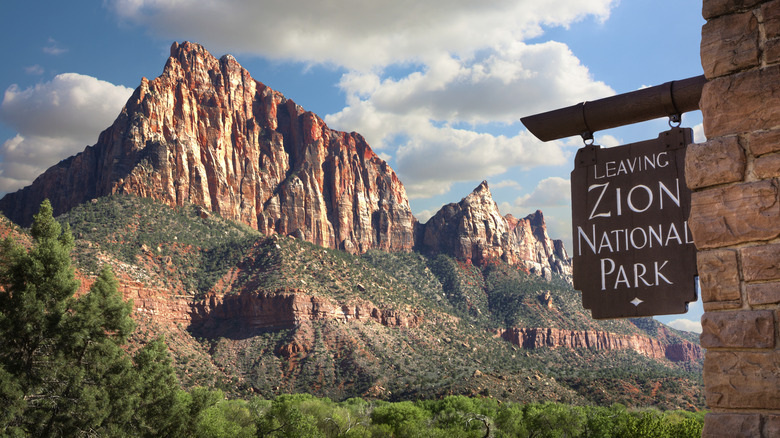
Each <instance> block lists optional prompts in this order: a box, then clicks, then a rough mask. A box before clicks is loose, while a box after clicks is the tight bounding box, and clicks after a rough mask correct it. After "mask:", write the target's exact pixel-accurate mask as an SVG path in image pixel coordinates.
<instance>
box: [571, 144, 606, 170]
mask: <svg viewBox="0 0 780 438" xmlns="http://www.w3.org/2000/svg"><path fill="white" fill-rule="evenodd" d="M599 149H601V146H599V145H597V144H589V145H586V146H585V147H583V148H580V149H579V150H578V151H577V155H576V156H575V157H574V165H575V166H576V167H588V166H592V165H594V164H596V155H597V154H598V150H599Z"/></svg>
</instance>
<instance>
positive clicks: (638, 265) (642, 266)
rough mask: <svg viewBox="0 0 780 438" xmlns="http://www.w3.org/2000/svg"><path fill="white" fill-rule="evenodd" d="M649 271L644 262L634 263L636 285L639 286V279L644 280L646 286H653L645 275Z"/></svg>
mask: <svg viewBox="0 0 780 438" xmlns="http://www.w3.org/2000/svg"><path fill="white" fill-rule="evenodd" d="M640 267H641V268H642V273H641V274H640V273H639V268H640ZM646 273H647V268H645V265H644V264H642V263H634V287H639V280H642V283H644V285H645V286H652V285H653V284H652V283H648V282H647V280H645V278H644V275H645V274H646Z"/></svg>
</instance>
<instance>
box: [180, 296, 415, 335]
mask: <svg viewBox="0 0 780 438" xmlns="http://www.w3.org/2000/svg"><path fill="white" fill-rule="evenodd" d="M191 310H192V324H193V325H194V326H196V327H203V328H205V329H211V328H215V327H216V326H218V325H219V324H220V322H221V321H238V322H240V324H241V326H242V327H244V328H247V329H262V328H282V327H293V326H296V325H298V324H300V323H302V322H306V321H320V320H336V321H342V322H348V321H363V322H366V321H374V322H377V323H379V324H382V325H385V326H391V327H406V328H408V327H416V326H418V325H419V324H420V322H421V317H419V316H417V315H407V314H404V313H402V312H398V311H396V310H392V309H379V308H377V307H376V306H374V305H373V304H371V303H370V302H368V301H365V300H357V301H355V302H351V303H348V304H346V303H345V304H338V303H334V302H332V301H331V300H329V299H326V298H323V297H317V296H312V295H309V294H307V293H306V292H305V291H299V290H286V291H279V292H277V293H266V292H262V293H258V292H244V293H241V294H230V295H211V296H209V297H207V298H206V299H204V300H202V301H198V302H195V303H193V306H192V309H191Z"/></svg>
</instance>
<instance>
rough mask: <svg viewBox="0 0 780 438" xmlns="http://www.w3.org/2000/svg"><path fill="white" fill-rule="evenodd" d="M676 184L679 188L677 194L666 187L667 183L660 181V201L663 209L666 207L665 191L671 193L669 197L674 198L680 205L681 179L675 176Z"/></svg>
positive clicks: (676, 203)
mask: <svg viewBox="0 0 780 438" xmlns="http://www.w3.org/2000/svg"><path fill="white" fill-rule="evenodd" d="M674 185H675V188H676V189H677V196H675V195H673V194H672V192H671V191H670V190H669V189H668V188H666V185H665V184H664V182H663V181H658V202H659V203H660V206H661V210H663V209H664V196H663V195H664V193H666V194H667V195H669V199H671V200H672V202H674V203H675V205H677V206H678V207H679V206H680V179H679V178H675V179H674Z"/></svg>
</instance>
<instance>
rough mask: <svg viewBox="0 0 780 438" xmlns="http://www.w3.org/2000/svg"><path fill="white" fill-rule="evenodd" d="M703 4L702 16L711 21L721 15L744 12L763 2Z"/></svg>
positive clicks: (713, 1)
mask: <svg viewBox="0 0 780 438" xmlns="http://www.w3.org/2000/svg"><path fill="white" fill-rule="evenodd" d="M702 3H703V4H702V10H701V15H702V16H703V17H704V18H705V19H707V20H709V19H710V18H714V17H719V16H721V15H725V14H731V13H733V12H738V11H744V10H746V9H748V8H750V7H753V6H755V5H757V4H759V3H761V0H704V1H703V2H702Z"/></svg>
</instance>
